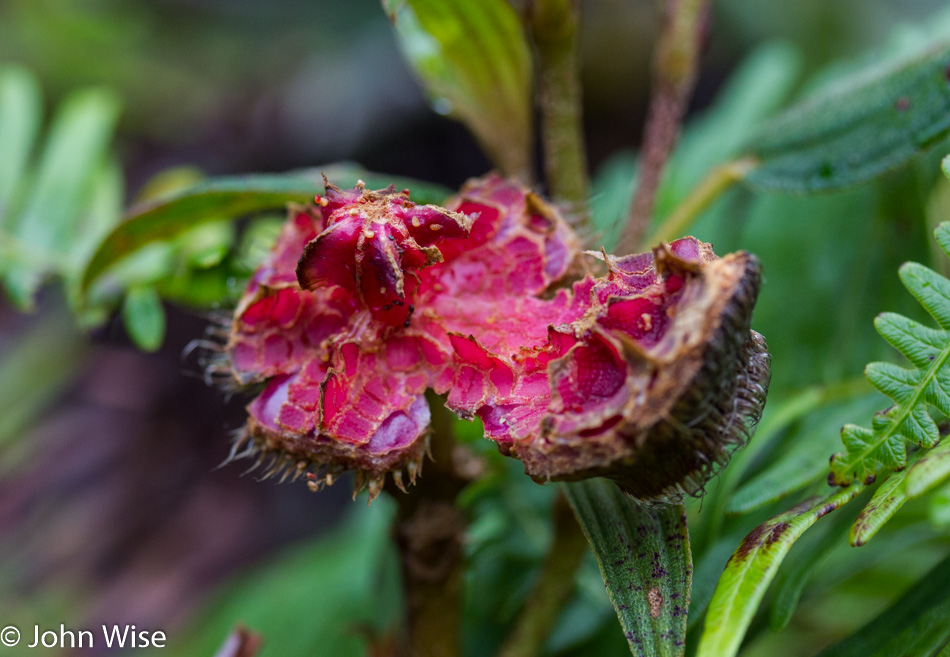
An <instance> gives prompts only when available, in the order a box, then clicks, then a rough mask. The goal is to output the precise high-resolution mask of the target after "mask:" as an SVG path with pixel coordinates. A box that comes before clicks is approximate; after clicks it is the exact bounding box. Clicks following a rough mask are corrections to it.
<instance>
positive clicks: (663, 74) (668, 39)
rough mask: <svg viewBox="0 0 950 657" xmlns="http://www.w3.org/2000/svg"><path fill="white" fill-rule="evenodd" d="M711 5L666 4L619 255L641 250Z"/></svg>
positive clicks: (680, 0)
mask: <svg viewBox="0 0 950 657" xmlns="http://www.w3.org/2000/svg"><path fill="white" fill-rule="evenodd" d="M709 4H710V0H666V3H665V11H664V16H663V27H662V29H661V31H660V38H659V41H658V42H657V46H656V55H655V58H654V62H653V96H652V98H651V99H650V109H649V111H648V114H647V121H646V126H645V128H644V133H643V149H642V156H641V160H640V162H641V163H640V180H639V183H638V184H637V191H636V193H635V194H634V195H633V203H632V204H631V207H630V216H629V218H628V220H627V225H626V226H625V227H624V230H623V234H622V235H621V237H620V242H619V244H618V245H617V253H621V254H623V253H631V252H633V251H636V250H638V249H639V248H640V247H641V246H643V245H642V244H641V241H642V240H643V236H644V235H645V234H646V232H647V229H648V228H649V225H650V218H651V216H652V214H653V205H654V201H655V199H656V191H657V188H658V187H659V186H660V179H661V177H662V175H663V168H664V167H665V166H666V161H667V159H668V158H669V156H670V153H671V152H672V151H673V147H674V146H675V145H676V139H677V137H678V136H679V131H680V126H681V125H682V122H683V116H684V115H685V114H686V107H687V105H688V103H689V97H690V94H691V93H692V91H693V85H694V84H695V82H696V68H697V62H698V60H699V51H700V46H701V42H702V33H703V26H704V23H705V19H706V16H707V12H708V10H709Z"/></svg>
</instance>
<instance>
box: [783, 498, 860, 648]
mask: <svg viewBox="0 0 950 657" xmlns="http://www.w3.org/2000/svg"><path fill="white" fill-rule="evenodd" d="M848 524H850V518H848V517H847V515H845V514H842V515H839V514H835V517H834V518H833V519H832V520H831V522H830V523H829V524H828V525H827V526H823V527H821V528H819V529H818V530H815V531H814V532H811V533H809V535H808V536H806V537H805V538H803V539H802V540H800V541H798V542H797V543H796V544H795V547H794V548H793V549H792V550H791V552H790V556H789V557H788V558H787V559H786V561H785V562H784V563H783V564H782V568H781V569H780V570H779V572H778V575H777V576H776V578H775V584H774V587H773V590H774V591H775V595H774V601H773V602H772V606H771V607H770V608H769V629H770V630H772V631H773V632H780V631H782V630H784V629H785V628H786V627H787V626H788V623H789V622H790V621H791V619H792V615H793V614H794V613H795V610H796V609H797V608H798V603H799V600H800V599H801V597H802V593H803V592H804V590H805V587H806V586H807V585H808V583H809V581H810V580H811V579H812V578H813V577H814V575H815V573H816V571H818V570H819V569H820V568H821V567H822V566H824V564H825V563H826V562H827V561H828V560H829V558H830V557H831V556H832V555H833V553H835V552H837V551H839V550H840V549H841V547H842V545H843V542H842V541H841V531H842V530H843V529H844V527H845V526H847V525H848ZM813 534H814V535H813Z"/></svg>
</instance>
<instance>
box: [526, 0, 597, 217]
mask: <svg viewBox="0 0 950 657" xmlns="http://www.w3.org/2000/svg"><path fill="white" fill-rule="evenodd" d="M527 12H528V27H529V29H530V32H531V36H532V37H533V40H534V45H535V54H536V59H537V64H538V87H539V89H538V95H539V102H540V105H541V139H542V144H543V147H544V172H545V176H546V179H547V183H548V188H549V191H550V193H551V195H552V196H553V197H554V198H555V199H557V200H560V201H565V202H567V203H569V204H571V205H572V206H574V207H575V208H577V210H578V212H580V213H582V215H585V216H586V212H585V211H584V210H583V208H584V205H585V202H586V201H587V155H586V153H585V150H584V131H583V126H582V122H581V83H580V76H579V74H578V61H577V23H578V9H577V0H532V1H531V2H529V3H528V5H527Z"/></svg>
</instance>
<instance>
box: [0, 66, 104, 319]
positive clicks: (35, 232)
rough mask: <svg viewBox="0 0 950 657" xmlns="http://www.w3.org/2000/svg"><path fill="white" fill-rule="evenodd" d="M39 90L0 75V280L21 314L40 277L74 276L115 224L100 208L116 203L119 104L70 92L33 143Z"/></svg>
mask: <svg viewBox="0 0 950 657" xmlns="http://www.w3.org/2000/svg"><path fill="white" fill-rule="evenodd" d="M38 89H39V86H38V84H37V83H36V81H35V80H34V79H33V78H32V77H31V76H30V75H29V74H28V73H26V72H25V71H22V70H20V69H10V68H4V69H0V126H2V127H0V152H2V153H3V154H4V156H3V158H2V159H3V164H2V165H0V253H2V254H3V258H0V278H2V282H3V286H4V288H5V289H6V292H7V295H8V297H9V298H10V300H11V301H12V302H13V303H14V304H16V305H17V306H18V307H19V308H21V309H29V308H32V306H33V301H34V296H35V294H36V291H37V290H38V289H39V287H40V285H41V284H42V282H43V281H44V280H45V279H46V278H47V277H49V276H51V275H54V274H55V275H59V276H61V277H63V278H65V279H67V281H68V280H69V279H71V278H72V277H74V276H75V275H76V272H77V270H78V269H79V268H80V267H81V266H82V264H83V262H82V261H83V259H84V257H85V256H86V249H87V248H88V246H89V245H90V244H93V243H94V241H95V240H96V239H97V238H98V237H99V236H101V234H102V232H103V230H104V229H105V225H106V224H109V223H112V222H114V220H115V219H116V218H117V217H116V216H110V215H108V214H104V213H102V212H100V210H101V209H102V208H103V206H106V207H110V208H111V207H117V206H118V205H120V204H121V198H122V187H121V182H120V183H119V184H118V185H116V184H115V183H116V177H115V176H114V175H113V174H112V172H113V171H114V170H115V168H116V167H115V164H114V163H113V162H112V160H111V159H110V155H109V152H108V149H109V142H110V141H111V136H112V130H113V128H114V125H115V122H116V120H117V118H118V114H119V103H118V101H117V100H116V99H115V98H114V97H113V96H112V95H111V94H110V93H108V92H106V91H103V90H99V89H90V90H84V91H78V92H75V93H73V94H71V95H70V96H69V97H67V98H66V99H65V100H64V101H63V102H62V103H61V104H60V106H59V108H58V109H57V111H56V114H55V116H54V117H53V120H52V123H51V125H50V127H49V131H48V133H47V135H46V137H45V140H44V141H43V143H42V144H38V143H35V142H36V138H37V136H38V126H39V122H40V119H41V117H42V113H41V111H40V95H39V91H38ZM116 199H118V200H116Z"/></svg>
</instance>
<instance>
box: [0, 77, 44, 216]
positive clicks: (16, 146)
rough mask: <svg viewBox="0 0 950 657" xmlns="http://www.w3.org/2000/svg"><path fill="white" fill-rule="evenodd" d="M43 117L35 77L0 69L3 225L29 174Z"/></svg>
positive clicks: (0, 186)
mask: <svg viewBox="0 0 950 657" xmlns="http://www.w3.org/2000/svg"><path fill="white" fill-rule="evenodd" d="M42 116H43V103H42V97H41V96H40V87H39V83H38V82H37V81H36V78H35V77H33V76H32V75H31V74H30V73H29V72H27V71H25V70H23V69H21V68H14V67H9V68H3V69H0V153H3V157H0V228H3V227H4V226H5V225H6V223H7V221H6V219H7V217H8V216H9V214H8V213H9V211H10V208H11V205H12V204H13V201H14V194H15V192H16V190H17V189H18V188H19V186H20V182H21V181H22V180H23V176H24V174H25V173H26V168H27V164H28V163H29V159H30V153H32V151H33V144H34V142H35V141H36V135H37V132H38V131H39V127H40V121H41V119H42Z"/></svg>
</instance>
